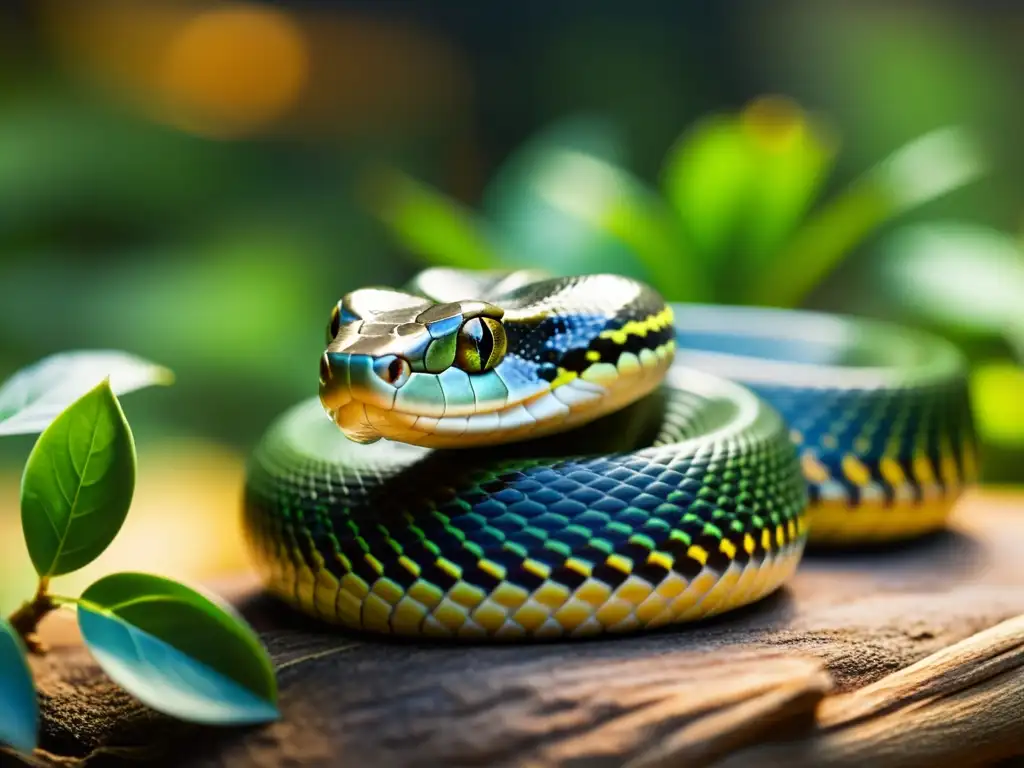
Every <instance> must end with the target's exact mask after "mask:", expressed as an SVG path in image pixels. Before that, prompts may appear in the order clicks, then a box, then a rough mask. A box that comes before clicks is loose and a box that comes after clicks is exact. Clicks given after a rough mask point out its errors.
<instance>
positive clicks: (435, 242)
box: [370, 171, 500, 269]
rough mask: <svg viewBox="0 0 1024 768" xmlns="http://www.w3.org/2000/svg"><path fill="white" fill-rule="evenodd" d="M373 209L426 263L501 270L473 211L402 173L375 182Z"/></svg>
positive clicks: (372, 199)
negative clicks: (498, 268) (497, 268)
mask: <svg viewBox="0 0 1024 768" xmlns="http://www.w3.org/2000/svg"><path fill="white" fill-rule="evenodd" d="M370 207H371V209H372V211H373V213H374V214H375V215H376V216H378V217H379V218H380V220H381V221H382V222H384V224H386V225H387V226H388V228H389V229H390V230H391V233H392V234H393V235H394V236H395V237H396V238H397V239H398V241H399V242H400V243H401V244H402V245H403V246H404V247H405V248H407V249H408V250H409V251H410V252H411V253H412V254H413V255H415V256H417V257H419V258H420V259H421V260H422V261H425V262H427V263H429V264H434V265H438V266H445V267H461V268H467V269H482V268H495V267H498V266H500V262H499V259H498V256H497V251H496V249H495V248H494V247H493V246H492V244H491V242H490V239H489V237H488V234H487V232H486V229H485V226H484V224H483V223H481V222H479V221H477V220H476V218H475V217H474V216H473V214H472V212H470V211H468V210H467V209H465V208H464V207H463V206H461V205H460V204H459V203H457V202H456V201H455V200H453V199H451V198H449V197H446V196H445V195H443V194H441V193H440V192H437V191H436V190H433V189H431V188H429V187H427V186H426V185H424V184H421V183H420V182H418V181H416V180H414V179H412V178H410V177H408V176H406V175H404V174H402V173H399V172H398V171H388V172H385V173H381V174H380V175H379V176H377V177H376V178H374V179H373V182H372V184H371V194H370Z"/></svg>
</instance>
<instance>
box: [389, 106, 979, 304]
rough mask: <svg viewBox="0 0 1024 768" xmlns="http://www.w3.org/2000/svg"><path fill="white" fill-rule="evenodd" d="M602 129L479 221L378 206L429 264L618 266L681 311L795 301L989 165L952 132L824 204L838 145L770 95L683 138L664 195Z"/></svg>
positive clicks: (563, 142)
mask: <svg viewBox="0 0 1024 768" xmlns="http://www.w3.org/2000/svg"><path fill="white" fill-rule="evenodd" d="M600 133H601V128H600V127H599V126H597V125H595V124H592V123H587V122H586V121H576V122H570V123H568V124H566V125H561V126H556V127H555V128H554V129H552V130H551V131H548V132H546V133H543V134H541V135H540V136H539V137H538V138H537V139H535V140H534V141H532V142H530V143H529V144H528V145H527V146H525V147H524V148H523V149H521V150H520V151H519V152H517V153H516V154H515V155H514V156H513V157H512V158H511V159H510V160H509V161H508V162H507V163H506V164H505V165H504V166H502V167H501V168H499V169H498V171H497V173H496V175H495V177H494V179H493V180H492V181H491V183H490V185H489V186H488V187H487V189H486V190H485V191H484V194H483V201H482V205H481V208H482V213H483V216H482V217H477V216H476V215H474V214H473V213H472V212H470V211H468V210H466V209H465V208H463V207H462V206H460V205H459V204H458V203H457V202H455V201H453V200H451V199H449V198H447V197H445V196H444V195H442V194H440V193H437V192H435V191H433V190H430V189H429V188H427V187H425V186H424V185H422V184H420V183H419V182H416V181H414V180H412V179H410V178H408V177H405V176H403V175H401V174H399V173H397V172H393V171H392V172H388V173H387V174H386V175H384V176H382V177H381V178H379V179H377V180H376V182H377V183H376V184H374V186H373V187H371V189H372V192H373V195H372V196H371V205H372V209H373V211H374V212H375V213H376V214H377V215H378V217H379V218H380V219H381V220H382V221H384V222H385V223H386V224H387V226H388V227H389V228H390V230H391V231H392V232H393V233H394V234H395V235H396V236H397V238H398V239H399V240H400V241H401V242H402V244H403V245H404V246H405V247H406V248H408V249H409V250H410V251H411V252H412V253H413V254H415V255H417V256H418V257H420V258H421V259H423V260H424V261H427V262H429V263H434V264H442V265H449V266H474V267H485V268H486V267H493V268H502V267H510V266H533V267H544V268H546V269H548V270H550V271H553V272H556V273H561V274H569V273H572V272H578V271H597V270H600V269H605V268H609V267H613V268H616V269H617V270H619V271H625V272H627V273H630V274H634V275H637V276H640V277H643V278H644V279H646V280H647V281H648V282H650V283H652V284H653V285H654V286H655V287H656V288H658V290H660V291H661V292H662V293H663V294H664V295H665V297H666V298H668V299H670V300H676V301H713V302H719V303H753V304H768V305H774V306H795V305H798V304H799V303H801V302H802V301H803V299H804V298H805V297H806V296H807V294H808V293H809V292H810V290H811V289H812V288H814V287H815V286H816V285H817V284H818V283H819V282H820V281H821V280H822V279H823V278H824V277H825V276H827V275H828V274H829V273H830V272H831V271H832V270H833V269H834V268H835V267H836V266H837V265H838V264H839V262H840V261H841V260H842V258H843V257H844V256H846V255H847V254H848V253H850V252H851V251H852V250H853V248H854V247H856V246H857V245H859V244H860V243H861V242H862V241H863V240H864V239H866V238H867V237H868V236H869V235H870V234H872V233H873V232H875V231H876V230H877V229H879V228H880V227H881V226H882V225H884V224H886V223H887V222H889V221H891V220H893V219H895V218H896V217H898V216H900V215H902V214H905V213H907V212H909V211H911V210H913V209H914V208H916V207H918V206H920V205H922V204H924V203H926V202H928V201H929V200H932V199H934V198H936V197H939V196H940V195H943V194H945V193H947V192H949V191H951V190H954V189H956V188H958V187H960V186H962V185H964V184H966V183H968V182H970V181H972V180H974V179H975V178H977V177H978V176H979V174H980V173H981V172H982V169H983V163H982V161H981V159H980V157H979V155H978V152H977V150H976V149H975V147H974V146H973V144H972V143H971V142H970V140H969V139H968V138H967V136H966V135H964V134H963V133H962V132H961V131H958V130H957V129H953V128H949V129H942V130H938V131H935V132H934V133H931V134H928V135H926V136H923V137H921V138H919V139H918V140H916V141H914V142H911V143H910V144H908V145H906V146H904V147H902V148H900V149H899V150H897V151H896V152H894V153H893V154H892V155H891V156H890V157H889V158H887V159H886V160H884V161H883V162H881V163H880V164H879V165H877V166H876V167H875V168H872V169H871V170H869V171H868V172H866V173H864V174H862V175H861V176H860V177H858V178H856V179H855V180H854V181H853V182H852V183H851V184H849V185H848V186H847V187H845V188H844V189H842V190H840V191H839V192H838V193H836V194H834V195H832V196H831V197H829V198H827V199H824V200H819V199H818V198H819V196H820V195H821V192H822V189H823V187H824V184H825V181H826V180H827V178H828V175H829V172H830V171H831V170H832V168H833V165H834V163H835V159H836V156H837V141H836V139H835V138H834V137H833V135H832V132H831V131H830V130H829V129H828V128H827V127H826V126H825V125H824V123H823V122H822V121H821V120H819V119H816V118H814V117H812V116H810V115H808V114H805V113H804V112H803V111H801V110H800V109H799V108H798V107H797V106H796V105H795V104H792V103H791V102H789V101H787V100H784V99H781V98H775V97H773V98H764V99H759V100H757V101H755V102H753V103H752V104H750V105H749V106H747V107H746V108H745V109H744V110H743V111H741V112H739V113H735V114H732V113H731V114H723V115H714V116H711V117H708V118H705V119H703V120H701V121H699V122H698V123H697V124H696V125H694V126H693V127H692V128H690V129H689V130H687V131H686V132H684V134H683V135H682V136H681V137H680V138H679V140H678V141H677V142H676V143H675V145H674V146H673V147H672V148H671V149H670V150H669V151H668V153H667V155H666V157H665V160H664V163H663V167H662V173H661V188H662V189H661V192H660V193H659V192H657V191H656V190H654V189H652V188H649V187H647V186H646V185H645V184H644V183H643V182H642V181H641V180H640V179H638V178H636V177H634V176H633V175H632V174H630V173H629V172H628V171H626V170H625V169H623V168H622V167H621V166H620V164H619V163H618V162H617V161H618V156H619V155H621V154H622V153H621V152H620V151H618V150H617V149H616V148H615V147H614V141H613V140H610V139H608V138H602V137H601V136H600Z"/></svg>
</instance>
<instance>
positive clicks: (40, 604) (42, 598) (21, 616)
mask: <svg viewBox="0 0 1024 768" xmlns="http://www.w3.org/2000/svg"><path fill="white" fill-rule="evenodd" d="M49 586H50V580H49V579H46V578H42V579H40V580H39V586H38V587H36V594H35V596H34V597H33V598H32V599H31V600H26V601H25V602H24V603H22V605H21V607H20V608H18V610H16V611H15V612H14V613H12V614H11V616H10V618H9V619H8V621H9V622H10V624H11V626H12V627H13V628H14V631H15V632H17V633H18V634H19V635H20V636H21V639H22V640H24V641H25V647H26V648H27V649H28V651H29V653H35V654H39V655H42V654H43V653H45V652H46V647H45V646H44V645H43V643H42V642H41V641H40V640H39V637H38V631H39V622H41V621H42V620H43V617H44V616H46V614H48V613H49V612H50V611H53V610H56V609H57V603H56V602H54V600H53V598H52V597H51V596H50V594H49V591H48V589H49Z"/></svg>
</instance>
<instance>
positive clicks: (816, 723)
mask: <svg viewBox="0 0 1024 768" xmlns="http://www.w3.org/2000/svg"><path fill="white" fill-rule="evenodd" d="M1022 512H1024V500H1022V498H1021V497H1019V496H1014V495H1010V494H1004V495H993V494H986V495H974V496H972V497H970V498H968V499H966V500H965V502H964V503H963V504H962V505H961V506H960V508H959V509H958V511H957V514H956V517H955V521H954V524H953V526H952V527H951V530H949V531H947V532H945V533H942V534H940V535H937V536H932V537H930V538H928V539H926V540H923V541H919V542H916V543H914V544H912V545H908V546H903V547H899V548H890V549H883V550H876V551H872V552H861V553H856V554H854V553H841V552H831V553H827V554H812V555H810V556H809V557H808V558H806V560H805V562H804V564H803V565H802V566H801V569H800V571H799V573H798V574H797V577H796V578H795V579H794V580H793V582H792V584H791V585H790V586H789V587H788V588H787V589H786V590H784V591H782V592H780V593H778V594H776V595H775V596H773V597H771V598H769V599H767V600H764V601H762V602H761V603H759V604H758V605H756V606H752V607H750V608H748V609H745V610H742V611H738V612H736V613H734V614H731V615H727V616H724V617H721V618H718V619H715V620H712V621H708V622H705V623H702V624H699V625H692V626H688V627H683V628H677V629H669V630H663V631H659V632H655V633H651V634H646V635H637V636H633V637H623V638H617V639H612V640H597V641H588V642H576V643H567V642H549V643H535V644H530V645H516V646H512V645H506V646H485V645H472V644H465V645H459V646H451V645H440V644H431V643H412V642H401V641H387V640H381V639H379V638H372V637H365V636H357V635H354V634H350V633H342V632H339V631H336V630H331V629H325V628H324V627H321V626H317V625H313V624H311V623H309V622H306V621H304V620H302V619H301V618H299V617H296V616H295V615H293V614H292V613H291V612H289V611H287V610H285V609H283V608H281V607H280V606H278V605H277V604H275V603H273V602H272V601H270V600H268V599H266V598H264V597H262V596H260V595H259V594H258V592H254V591H253V586H252V582H251V581H250V579H249V578H248V577H243V578H241V579H240V580H239V581H238V582H235V583H230V584H229V583H222V584H220V588H221V591H222V592H224V593H225V594H228V595H230V596H231V597H232V599H233V600H234V601H235V602H236V603H237V604H238V605H239V606H240V607H241V608H242V609H243V611H244V612H245V613H246V615H247V616H249V618H250V619H251V620H252V621H253V622H254V624H255V625H256V626H257V627H258V628H259V629H260V630H261V632H262V634H263V637H264V639H265V641H266V642H267V644H268V647H269V648H270V649H271V653H272V656H273V658H274V661H275V664H276V665H277V668H278V674H279V681H280V686H281V708H282V712H283V715H284V718H283V720H282V721H281V722H278V723H275V724H272V725H270V726H267V727H265V728H262V729H255V730H232V731H220V730H209V729H200V728H197V727H194V726H190V725H187V724H183V723H178V722H175V721H172V720H170V719H168V718H164V717H162V716H160V715H157V714H155V713H153V712H152V711H150V710H148V709H146V708H145V707H143V706H142V705H141V704H138V703H137V702H135V701H134V700H132V699H131V697H129V696H128V695H127V694H124V693H123V692H121V691H119V690H118V689H117V688H115V687H114V686H113V685H111V684H110V683H108V681H106V679H105V678H104V677H103V675H102V674H101V673H100V671H99V670H98V669H97V668H96V666H95V665H94V664H93V663H92V662H91V660H90V659H89V657H88V656H87V654H86V653H85V652H84V650H83V649H82V648H81V646H80V644H79V643H78V641H77V638H76V637H75V633H74V629H73V624H72V623H71V622H69V621H67V620H65V619H59V620H54V621H52V622H50V623H49V625H48V626H47V627H46V628H45V629H46V632H47V638H46V639H47V640H48V641H49V642H50V643H51V645H53V646H54V651H53V652H52V653H51V654H50V655H49V656H47V657H46V658H45V659H42V660H38V661H36V662H34V666H35V671H36V675H37V678H38V681H39V687H40V690H41V692H42V705H43V711H44V719H45V728H44V733H43V742H42V743H43V748H44V750H43V751H41V752H39V753H37V755H36V757H35V758H34V761H33V762H34V763H35V764H37V765H45V766H53V765H64V766H68V765H83V764H85V765H88V766H90V768H94V767H95V766H107V765H110V766H121V765H138V764H140V762H141V763H143V764H172V765H182V766H192V765H194V766H250V765H252V766H276V765H310V766H320V765H324V766H327V765H331V766H391V765H395V766H432V765H454V766H476V765H488V766H490V765H522V766H538V767H540V766H566V767H568V766H584V765H585V766H591V765H594V766H632V767H633V768H637V767H639V766H642V767H643V768H653V767H654V766H659V767H660V766H676V765H711V764H724V765H729V766H732V765H737V766H739V765H743V766H747V765H755V766H756V765H786V766H787V768H793V767H794V766H803V765H807V766H810V765H863V764H872V765H884V766H887V765H893V766H897V765H944V764H949V765H972V764H984V763H986V762H990V761H994V760H997V759H1000V758H1003V757H1006V756H1009V755H1013V754H1016V752H1017V751H1018V750H1021V751H1022V752H1024V718H1021V717H1020V712H1021V711H1024V710H1022V708H1021V705H1022V704H1024V701H1022V700H1021V699H1022V697H1024V693H1022V692H1024V685H1022V684H1024V671H1022V669H1024V666H1022V654H1024V650H1022V649H1024V619H1016V618H1015V617H1017V616H1018V615H1022V614H1024V557H1022V554H1021V553H1024V514H1022ZM1007 620H1010V621H1008V623H1005V624H1002V625H1000V623H1001V622H1004V621H1007ZM997 625H1000V626H997ZM985 630H988V631H985ZM960 641H965V642H963V643H961V642H960ZM7 760H8V761H10V762H13V761H14V758H10V757H8V758H7ZM3 763H4V758H3V757H0V764H3Z"/></svg>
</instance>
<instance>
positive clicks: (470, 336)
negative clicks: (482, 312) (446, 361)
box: [455, 317, 508, 373]
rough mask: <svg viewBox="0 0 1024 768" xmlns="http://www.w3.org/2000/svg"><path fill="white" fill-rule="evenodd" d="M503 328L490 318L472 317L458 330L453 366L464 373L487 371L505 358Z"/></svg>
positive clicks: (506, 340) (505, 346)
mask: <svg viewBox="0 0 1024 768" xmlns="http://www.w3.org/2000/svg"><path fill="white" fill-rule="evenodd" d="M507 349H508V339H507V338H506V336H505V327H504V326H503V325H502V324H501V323H500V322H498V321H497V320H494V319H493V318H490V317H474V318H473V319H472V320H467V321H466V322H465V323H463V324H462V327H461V328H460V329H459V336H458V341H457V342H456V346H455V365H457V366H458V367H459V368H461V369H462V370H464V371H465V372H466V373H481V372H483V371H489V370H491V369H492V368H494V366H496V365H497V364H498V363H500V362H501V360H502V358H503V357H505V352H506V350H507Z"/></svg>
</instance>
